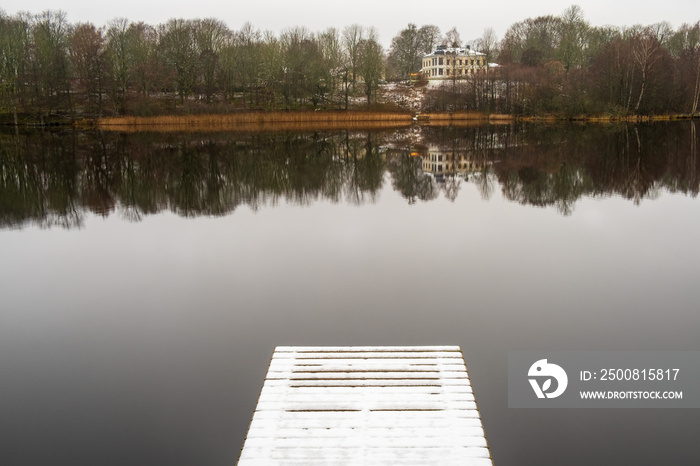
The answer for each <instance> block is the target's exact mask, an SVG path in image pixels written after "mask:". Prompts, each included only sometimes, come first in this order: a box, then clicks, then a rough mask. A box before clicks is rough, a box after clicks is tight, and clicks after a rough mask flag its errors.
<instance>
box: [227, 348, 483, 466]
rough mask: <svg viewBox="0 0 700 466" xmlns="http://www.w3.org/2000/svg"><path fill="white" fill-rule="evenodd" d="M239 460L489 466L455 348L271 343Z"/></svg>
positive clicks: (246, 463)
mask: <svg viewBox="0 0 700 466" xmlns="http://www.w3.org/2000/svg"><path fill="white" fill-rule="evenodd" d="M238 464H239V466H253V465H255V466H257V465H266V466H269V465H309V466H314V465H363V466H364V465H441V466H447V465H452V464H455V465H456V464H459V465H462V466H464V465H474V466H492V464H493V463H492V461H491V455H490V453H489V449H488V445H487V444H486V437H485V436H484V429H483V427H482V425H481V419H480V417H479V412H478V410H477V406H476V402H475V400H474V395H473V393H472V389H471V385H470V383H469V376H468V374H467V368H466V366H465V364H464V359H463V358H462V352H461V350H460V348H459V347H457V346H424V347H421V346H419V347H387V346H384V347H357V346H351V347H278V348H276V349H275V353H274V354H273V356H272V361H271V363H270V368H269V370H268V373H267V378H266V379H265V385H264V386H263V389H262V392H261V394H260V399H259V400H258V405H257V407H256V409H255V414H254V415H253V420H252V422H251V424H250V428H249V430H248V435H247V437H246V441H245V444H244V446H243V450H242V452H241V457H240V459H239V462H238Z"/></svg>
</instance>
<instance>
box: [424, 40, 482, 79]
mask: <svg viewBox="0 0 700 466" xmlns="http://www.w3.org/2000/svg"><path fill="white" fill-rule="evenodd" d="M487 68H488V63H486V55H485V54H483V53H481V52H477V51H476V50H472V49H471V47H470V46H467V47H466V48H451V47H447V46H445V45H438V47H437V48H436V49H435V50H434V51H433V52H432V53H430V54H428V55H425V56H424V57H423V68H422V69H421V73H422V74H423V76H425V77H426V78H428V79H453V78H455V77H456V78H457V79H459V78H460V77H465V76H467V75H470V74H474V73H477V72H479V71H485V70H486V69H487Z"/></svg>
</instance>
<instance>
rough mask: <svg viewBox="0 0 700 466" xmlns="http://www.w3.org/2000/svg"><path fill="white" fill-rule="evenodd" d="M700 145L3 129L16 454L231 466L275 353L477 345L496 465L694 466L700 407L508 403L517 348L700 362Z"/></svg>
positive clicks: (8, 432)
mask: <svg viewBox="0 0 700 466" xmlns="http://www.w3.org/2000/svg"><path fill="white" fill-rule="evenodd" d="M697 142H698V137H697V134H696V132H695V128H694V126H693V124H691V123H676V124H655V125H648V126H629V125H622V126H600V127H596V126H557V127H545V126H537V125H533V126H524V127H515V126H494V127H478V128H450V127H446V128H422V129H420V128H415V129H414V128H411V129H406V130H400V131H396V132H363V133H348V132H317V133H259V134H231V133H226V134H211V135H196V136H192V135H184V134H173V135H148V134H132V135H126V134H112V133H72V132H71V133H65V134H57V133H38V134H37V133H32V134H25V135H20V136H15V135H3V136H2V137H1V138H0V164H1V168H2V180H1V183H2V184H0V228H2V229H1V230H0V257H1V258H2V261H0V299H1V301H0V302H1V304H0V374H2V377H1V378H0V438H2V439H3V440H2V442H0V458H2V459H3V460H2V464H8V465H46V464H52V465H64V464H65V465H69V464H70V465H92V464H105V465H110V464H114V465H123V464H149V465H160V464H162V465H172V464H183V465H189V464H197V465H225V464H228V465H230V464H235V461H236V460H237V458H238V454H239V451H240V448H241V446H242V444H243V439H244V436H245V432H246V429H247V427H248V424H249V422H250V418H251V416H252V413H253V410H254V407H255V402H256V400H257V396H258V394H259V390H260V388H261V386H262V383H263V379H264V376H265V373H266V371H267V364H268V362H269V359H270V356H271V354H272V351H273V349H274V347H275V346H277V345H460V346H461V347H462V349H463V351H464V354H465V359H466V362H467V366H468V368H469V372H470V375H471V378H472V384H473V386H474V390H475V394H476V397H477V401H478V404H479V408H480V411H481V413H482V417H483V423H484V427H485V430H486V435H487V437H488V441H489V446H490V448H491V451H492V454H493V457H494V461H495V464H496V465H498V466H503V465H530V464H531V465H550V464H551V465H558V464H581V465H588V464H698V463H700V451H699V450H698V449H697V446H696V440H697V437H698V435H699V434H700V411H698V410H665V409H648V410H606V409H597V410H594V409H591V410H573V409H571V410H516V409H509V408H508V407H507V395H506V393H507V379H506V374H507V353H508V351H516V350H598V349H603V350H700V343H698V341H699V340H698V337H697V336H698V334H699V333H700V313H698V303H699V302H700V287H698V285H697V280H698V273H697V270H698V265H697V264H698V263H699V262H700V261H699V260H700V249H699V248H698V247H697V238H698V237H699V234H700V215H699V214H700V204H698V199H697V194H698V183H699V178H698V167H697ZM454 163H456V165H457V166H456V167H455V166H454Z"/></svg>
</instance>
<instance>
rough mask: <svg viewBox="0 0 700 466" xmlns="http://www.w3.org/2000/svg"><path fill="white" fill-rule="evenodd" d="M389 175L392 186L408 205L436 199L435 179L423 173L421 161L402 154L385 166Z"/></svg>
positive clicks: (404, 153)
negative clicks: (417, 201)
mask: <svg viewBox="0 0 700 466" xmlns="http://www.w3.org/2000/svg"><path fill="white" fill-rule="evenodd" d="M387 166H388V168H389V173H391V178H392V185H393V187H394V189H395V190H396V191H398V192H399V193H400V194H401V195H402V196H403V197H405V198H406V199H407V200H408V203H409V204H414V203H415V202H416V200H421V201H430V200H432V199H435V198H437V196H438V189H437V186H436V184H435V179H434V178H433V177H431V176H430V175H428V174H427V173H425V172H424V171H423V168H422V165H421V159H420V158H419V157H411V154H410V153H409V152H405V151H404V152H403V153H399V154H397V155H396V156H395V157H393V158H392V159H391V160H390V161H389V162H388V164H387Z"/></svg>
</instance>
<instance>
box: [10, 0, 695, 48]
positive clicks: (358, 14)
mask: <svg viewBox="0 0 700 466" xmlns="http://www.w3.org/2000/svg"><path fill="white" fill-rule="evenodd" d="M573 3H576V4H578V5H580V6H581V7H582V8H583V12H584V15H585V17H586V19H587V20H588V21H589V22H590V23H591V24H592V25H594V26H600V25H605V24H611V25H615V26H631V25H633V24H652V23H656V22H660V21H669V22H670V23H671V25H672V26H673V27H674V28H676V27H678V26H680V25H681V24H683V23H695V22H697V21H699V20H700V1H698V0H667V1H664V2H660V1H651V0H618V1H612V0H579V1H578V2H573V1H572V2H561V1H555V0H527V1H523V0H519V1H502V0H492V1H480V2H477V1H473V2H468V1H465V0H442V1H429V0H401V1H396V0H344V1H334V0H296V1H293V0H285V1H275V0H246V1H241V0H194V1H193V0H188V1H179V0H170V1H167V2H166V1H160V0H117V1H101V0H60V1H55V0H14V1H12V3H11V4H10V3H9V2H8V1H7V0H0V9H3V10H5V11H6V12H7V13H10V14H14V13H16V12H17V11H19V10H22V11H29V12H31V13H39V12H41V11H43V10H46V9H53V10H56V9H60V10H64V11H65V12H66V13H68V19H69V21H70V22H72V23H76V22H80V21H91V22H93V23H94V24H95V25H98V26H102V25H105V24H107V22H108V21H109V20H110V19H112V18H116V17H125V18H127V19H129V20H131V21H144V22H146V23H149V24H152V25H156V24H159V23H162V22H165V21H167V20H168V19H169V18H207V17H214V18H218V19H221V20H222V21H224V22H225V23H226V24H228V26H229V27H230V28H231V29H239V28H240V27H241V25H242V24H243V23H245V22H246V21H250V22H251V23H252V24H253V25H254V26H255V27H256V28H258V29H260V30H271V31H274V32H276V33H277V32H279V31H281V30H283V29H284V28H286V27H290V26H306V27H308V28H309V29H310V30H312V31H321V30H323V29H325V28H327V27H329V26H334V27H337V28H343V27H344V26H348V25H350V24H353V23H358V24H361V25H363V26H374V27H375V28H376V29H377V31H378V32H379V35H380V38H381V41H382V43H383V44H385V45H388V44H389V43H390V41H391V38H392V37H393V36H394V35H396V34H397V33H398V32H399V31H400V30H401V29H403V28H404V27H406V25H407V24H408V23H415V24H417V25H418V26H422V25H424V24H435V25H437V26H439V27H440V30H441V31H442V32H443V33H444V32H446V31H447V30H449V29H450V28H452V27H453V26H456V27H457V30H458V31H459V33H460V36H461V38H462V40H471V39H475V38H477V37H480V36H481V34H482V33H483V31H484V29H485V28H487V27H493V28H494V29H495V31H496V33H497V34H498V37H499V39H500V38H502V37H503V34H504V33H505V32H506V30H507V29H508V27H509V26H510V25H511V24H512V23H514V22H517V21H522V20H524V19H526V18H529V17H536V16H541V15H547V14H551V15H559V14H561V12H562V11H564V10H565V9H566V8H567V7H568V6H569V5H571V4H573Z"/></svg>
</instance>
